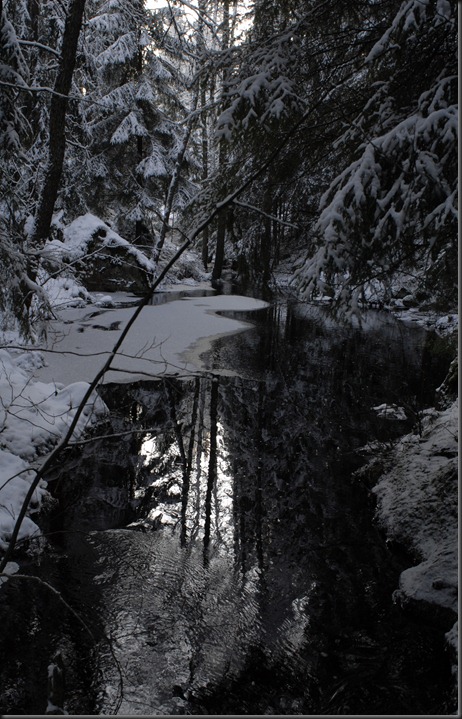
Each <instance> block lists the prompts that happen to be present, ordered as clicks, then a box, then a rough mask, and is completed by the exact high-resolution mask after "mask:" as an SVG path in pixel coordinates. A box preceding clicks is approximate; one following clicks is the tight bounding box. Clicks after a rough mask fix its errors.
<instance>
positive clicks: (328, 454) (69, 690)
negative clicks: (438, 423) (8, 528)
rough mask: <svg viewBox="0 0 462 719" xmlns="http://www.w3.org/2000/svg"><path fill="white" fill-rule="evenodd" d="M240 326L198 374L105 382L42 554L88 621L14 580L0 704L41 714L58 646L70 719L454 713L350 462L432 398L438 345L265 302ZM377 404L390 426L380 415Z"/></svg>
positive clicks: (400, 429)
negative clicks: (386, 411)
mask: <svg viewBox="0 0 462 719" xmlns="http://www.w3.org/2000/svg"><path fill="white" fill-rule="evenodd" d="M239 317H242V313H239ZM246 319H248V320H249V321H250V322H252V323H253V324H254V325H255V326H254V328H253V329H251V330H249V331H247V332H243V333H241V334H238V335H233V336H228V337H225V338H222V339H220V340H217V341H216V342H215V344H214V348H213V350H212V351H210V352H209V353H208V355H207V356H206V357H205V358H204V363H205V365H206V369H205V370H204V371H203V372H202V373H200V374H199V375H198V376H197V377H192V378H190V379H181V380H180V379H174V378H168V377H165V378H160V379H159V380H158V381H152V382H138V383H133V384H120V385H116V384H112V385H106V386H104V387H103V389H102V391H101V394H102V396H103V399H104V400H105V401H106V403H107V404H108V406H109V407H110V409H111V416H110V420H109V421H108V423H107V424H106V425H105V426H104V427H103V428H102V429H101V428H100V429H99V434H101V433H103V434H107V437H105V438H104V437H103V438H99V439H96V440H94V441H92V442H89V443H86V444H83V445H81V446H80V447H79V448H74V449H73V450H72V451H69V452H68V453H67V455H66V458H65V460H64V461H63V464H62V466H61V467H60V468H59V470H57V471H56V472H55V475H54V477H52V478H51V480H52V481H51V483H50V484H51V485H52V486H53V492H54V494H55V496H56V497H57V498H58V499H59V505H57V506H55V507H54V508H51V510H50V513H49V517H48V519H47V522H48V525H47V528H48V530H49V531H50V532H51V533H52V534H50V542H51V551H50V552H49V553H48V556H47V558H45V559H42V563H41V571H42V576H43V578H45V579H47V580H48V581H50V582H51V583H52V584H54V586H58V587H60V588H61V589H62V591H63V592H64V596H65V598H66V601H67V602H68V603H69V604H70V605H71V606H72V607H74V608H75V610H76V611H77V612H78V613H79V614H80V616H81V617H83V618H84V621H85V624H86V628H84V627H82V626H81V624H80V623H79V622H78V621H77V620H76V619H75V618H74V617H73V616H72V615H70V614H69V613H68V612H67V613H66V611H64V610H63V608H62V607H60V605H59V602H57V601H56V600H55V599H54V598H53V597H51V596H50V594H49V593H47V592H46V591H45V590H44V589H43V588H42V587H35V586H34V587H33V588H32V590H31V593H30V596H29V599H28V601H29V602H30V606H29V609H28V617H27V619H24V618H23V612H24V611H25V610H24V606H22V609H20V608H19V605H18V609H17V612H18V617H17V620H18V624H17V632H19V633H20V638H23V640H24V647H26V649H24V650H23V655H21V656H20V657H18V658H16V663H19V664H20V665H21V666H20V668H17V669H16V670H15V669H14V667H13V663H12V665H11V667H10V673H9V674H8V673H7V674H6V680H5V673H4V681H6V684H5V683H4V690H3V694H2V699H3V702H4V705H5V711H6V712H9V713H18V714H23V713H25V714H27V713H34V714H40V713H44V712H45V709H46V705H47V688H46V681H44V679H43V676H44V675H46V671H47V667H48V665H49V664H50V663H52V662H53V659H52V658H53V655H54V653H55V652H58V653H59V658H58V659H56V660H55V664H59V663H60V662H62V663H63V665H64V668H65V681H64V680H63V683H62V697H63V701H64V706H65V709H66V710H67V712H69V713H70V714H109V715H111V714H116V713H120V714H125V715H135V714H136V715H153V714H154V715H178V714H180V715H181V714H215V715H227V714H228V715H229V714H257V715H261V714H286V715H287V714H306V715H313V714H353V715H358V714H359V715H371V714H395V715H400V714H401V715H402V714H412V715H423V714H447V713H451V711H452V712H453V711H454V707H452V706H451V699H450V697H451V676H450V667H449V658H448V656H447V655H446V653H445V649H444V630H445V628H444V627H441V626H436V625H435V626H430V625H427V624H424V623H422V621H421V620H419V621H418V620H417V619H416V618H414V617H413V616H412V615H410V616H409V615H405V614H403V612H402V611H401V609H399V608H398V607H396V606H395V605H394V604H393V601H392V594H393V591H394V590H395V589H396V587H397V584H398V577H399V573H400V571H401V570H402V569H403V568H404V567H405V566H409V564H410V563H411V562H412V559H411V558H406V557H405V556H404V553H403V552H401V551H397V548H393V547H390V546H389V545H388V544H387V542H386V540H385V537H384V536H382V534H381V533H380V532H379V531H378V529H377V527H376V525H375V524H374V521H373V515H374V504H373V499H372V496H371V493H370V491H369V488H368V487H366V486H364V484H363V483H362V482H361V481H359V480H358V479H355V478H354V477H353V476H352V472H353V471H354V470H355V469H356V468H358V467H359V466H360V463H361V461H362V460H361V455H360V453H359V452H358V449H359V448H360V447H362V446H363V445H365V444H366V443H368V442H371V441H373V440H379V441H380V442H383V443H388V442H389V441H390V440H392V439H393V438H394V437H397V436H399V435H400V434H402V433H404V432H406V431H410V429H411V428H412V426H413V425H414V423H415V420H416V414H417V412H418V411H419V410H420V409H422V408H423V407H426V406H429V405H430V404H432V402H433V400H434V390H435V388H436V387H437V386H438V385H439V384H440V383H441V382H442V380H443V378H444V376H445V373H446V371H447V367H448V364H449V361H450V359H451V353H450V351H449V350H448V347H447V346H446V345H445V343H444V342H442V341H441V340H438V338H435V337H434V336H433V335H431V334H429V333H426V332H424V331H423V330H422V329H419V328H417V327H407V326H405V325H404V324H402V323H398V322H396V321H394V320H393V319H392V318H390V317H387V315H385V314H383V313H374V312H370V313H369V314H368V316H367V319H366V322H365V325H364V327H363V328H362V329H359V328H357V329H351V328H344V327H341V326H339V325H338V324H336V323H335V322H333V321H332V320H331V319H329V317H328V316H327V313H326V312H325V311H324V310H323V309H320V308H306V307H305V308H304V309H303V306H299V305H297V304H291V303H287V302H285V301H281V302H275V303H274V304H272V306H271V307H270V308H268V309H267V310H264V311H260V312H258V313H249V314H248V316H247V317H246ZM223 370H226V372H225V374H223V373H222V371H223ZM229 371H232V372H233V374H232V375H230V374H229ZM383 402H388V403H395V404H397V405H399V406H401V407H404V409H405V411H406V415H407V420H406V421H396V420H394V421H390V420H384V419H379V418H377V414H376V413H375V412H374V411H373V410H372V407H374V406H376V405H379V404H382V403H383ZM133 430H135V431H134V432H133ZM398 549H399V548H398ZM406 561H407V562H408V563H407V564H406ZM11 584H12V586H11V588H10V589H9V592H10V600H11V597H12V594H14V593H15V592H16V591H17V590H16V589H15V587H14V585H13V583H11ZM13 601H14V597H13ZM24 601H25V600H24V599H20V598H19V594H18V602H22V604H24ZM19 622H20V624H19ZM449 628H450V626H448V627H447V628H446V629H449ZM90 632H91V636H90ZM8 647H9V645H8V635H7V637H6V638H4V639H3V648H6V649H7V650H8ZM10 651H12V650H11V648H10ZM24 653H25V655H24ZM28 667H30V668H29V669H28ZM15 671H16V676H18V675H20V676H22V677H24V686H20V687H19V686H16V688H15V691H13V688H12V687H13V679H12V677H14V676H15ZM44 673H45V674H44ZM5 687H6V688H5ZM49 691H50V689H48V692H49ZM57 691H58V695H59V691H60V690H59V687H58V690H57ZM15 692H16V693H15ZM48 699H49V696H48Z"/></svg>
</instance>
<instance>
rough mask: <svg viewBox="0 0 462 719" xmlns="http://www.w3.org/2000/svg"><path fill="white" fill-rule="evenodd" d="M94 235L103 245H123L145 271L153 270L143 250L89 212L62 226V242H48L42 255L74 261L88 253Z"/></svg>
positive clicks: (52, 258)
mask: <svg viewBox="0 0 462 719" xmlns="http://www.w3.org/2000/svg"><path fill="white" fill-rule="evenodd" d="M95 237H98V239H99V240H100V242H101V244H102V245H103V246H105V247H108V248H110V247H113V248H114V247H123V248H124V250H125V251H126V252H127V253H128V254H130V255H132V256H133V257H134V258H135V259H136V262H137V264H138V265H139V266H140V267H143V268H144V269H145V270H146V271H147V272H153V271H154V265H153V263H152V262H151V260H149V258H147V257H146V255H144V254H143V252H141V251H140V250H139V249H138V248H137V247H135V246H134V245H132V244H130V242H128V240H125V239H124V238H123V237H121V236H120V235H118V234H117V232H114V230H113V229H111V227H109V225H107V224H106V223H105V222H103V220H100V219H99V217H96V216H95V215H92V214H91V213H90V212H87V214H86V215H81V216H80V217H77V218H76V219H75V220H74V221H73V222H71V224H70V225H68V226H67V227H65V228H64V231H63V238H64V239H63V242H61V241H60V240H51V241H50V242H48V243H47V245H46V247H45V249H44V251H43V256H44V257H46V258H48V259H51V260H61V259H62V258H63V257H64V256H65V257H66V258H67V259H68V261H70V262H75V261H76V260H80V259H82V257H85V255H87V254H88V252H89V245H90V243H91V242H92V241H93V240H94V238H95Z"/></svg>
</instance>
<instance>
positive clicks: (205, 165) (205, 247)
mask: <svg viewBox="0 0 462 719" xmlns="http://www.w3.org/2000/svg"><path fill="white" fill-rule="evenodd" d="M206 102H207V100H206V86H205V79H204V80H202V81H201V107H202V108H204V107H205V105H206ZM201 141H202V181H203V182H204V183H205V182H206V180H207V179H208V176H209V138H208V130H207V116H206V115H205V114H203V116H202V137H201ZM208 263H209V228H208V226H207V227H206V228H205V229H204V231H203V233H202V264H203V266H204V270H205V271H206V272H207V269H208Z"/></svg>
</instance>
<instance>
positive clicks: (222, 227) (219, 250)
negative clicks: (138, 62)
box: [212, 0, 230, 283]
mask: <svg viewBox="0 0 462 719" xmlns="http://www.w3.org/2000/svg"><path fill="white" fill-rule="evenodd" d="M222 27H223V30H222V50H227V49H228V48H229V44H230V35H229V32H230V28H229V0H223V24H222ZM226 79H227V71H226V70H225V71H224V73H223V86H222V93H223V90H224V88H225V85H226ZM226 156H227V151H226V145H225V140H224V139H223V138H222V139H221V140H220V145H219V150H218V167H219V168H220V169H221V168H223V167H224V164H225V162H226ZM225 239H226V212H225V211H223V212H220V214H219V215H218V223H217V240H216V249H215V262H214V265H213V270H212V283H213V282H217V281H218V280H219V279H220V278H221V273H222V272H223V262H224V258H225Z"/></svg>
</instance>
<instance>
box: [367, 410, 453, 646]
mask: <svg viewBox="0 0 462 719" xmlns="http://www.w3.org/2000/svg"><path fill="white" fill-rule="evenodd" d="M458 410H459V404H458V400H457V401H455V402H454V403H453V404H452V405H451V406H450V407H448V408H447V409H445V410H443V411H439V412H438V411H436V410H433V411H432V412H427V413H424V415H423V419H422V430H421V434H420V436H419V435H416V434H408V435H406V436H404V437H403V438H402V439H401V440H400V442H399V443H398V444H397V445H396V447H395V448H394V449H393V451H392V455H391V458H390V463H389V465H388V469H387V470H386V471H385V473H384V474H383V475H382V476H381V478H380V480H379V482H378V484H377V485H376V486H375V487H374V489H373V492H374V493H375V494H376V496H377V518H378V521H379V523H380V524H381V525H382V526H383V527H384V529H385V530H386V533H387V535H388V537H389V538H390V539H393V540H395V541H397V542H399V543H400V544H401V545H403V546H405V547H407V548H408V549H411V550H412V551H413V552H414V554H415V555H416V556H417V557H418V558H419V559H420V560H421V561H420V563H419V564H417V565H416V566H414V567H410V568H408V569H406V570H405V571H404V572H402V574H401V576H400V581H399V589H398V590H397V592H395V600H397V601H400V602H401V603H403V604H406V603H408V602H409V601H413V600H414V601H415V602H423V603H425V604H427V605H430V606H433V607H435V609H436V610H451V611H452V612H453V613H454V616H456V615H457V606H458V605H457V577H458V539H457V535H458V481H457V470H458V462H457V455H458V416H459V412H458ZM451 636H452V635H451ZM449 639H450V637H449V638H448V640H449Z"/></svg>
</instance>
